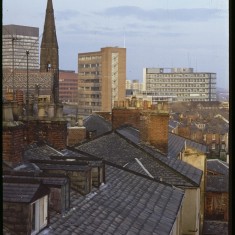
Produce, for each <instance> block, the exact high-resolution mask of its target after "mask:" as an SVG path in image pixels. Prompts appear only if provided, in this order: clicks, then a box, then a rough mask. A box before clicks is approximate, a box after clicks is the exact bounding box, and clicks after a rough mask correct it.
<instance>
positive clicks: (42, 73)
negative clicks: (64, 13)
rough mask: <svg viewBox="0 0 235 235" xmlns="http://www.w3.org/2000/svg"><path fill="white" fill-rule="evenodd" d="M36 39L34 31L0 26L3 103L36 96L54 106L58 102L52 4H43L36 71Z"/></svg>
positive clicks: (17, 26) (57, 68)
mask: <svg viewBox="0 0 235 235" xmlns="http://www.w3.org/2000/svg"><path fill="white" fill-rule="evenodd" d="M38 35H39V28H36V27H28V26H21V25H5V26H3V36H2V37H3V56H2V59H3V63H2V64H3V76H2V82H3V86H2V91H3V96H4V98H5V99H7V100H15V99H16V93H20V94H23V97H24V98H23V100H24V102H26V103H27V101H26V100H30V99H31V98H30V97H34V100H37V99H38V97H39V95H47V96H49V97H50V101H52V102H54V103H58V101H59V73H58V71H59V52H58V43H57V36H56V27H55V19H54V10H53V4H52V0H48V1H47V9H46V15H45V22H44V31H43V37H42V42H41V47H40V68H39V36H38ZM6 97H7V98H6ZM21 100H22V98H21Z"/></svg>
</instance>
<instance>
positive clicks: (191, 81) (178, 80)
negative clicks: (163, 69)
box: [146, 78, 209, 83]
mask: <svg viewBox="0 0 235 235" xmlns="http://www.w3.org/2000/svg"><path fill="white" fill-rule="evenodd" d="M146 80H147V82H167V83H169V82H170V83H171V82H172V83H185V82H187V83H195V82H198V83H201V82H207V83H209V79H204V78H202V79H189V78H174V79H167V80H166V79H161V78H159V79H153V78H147V79H146Z"/></svg>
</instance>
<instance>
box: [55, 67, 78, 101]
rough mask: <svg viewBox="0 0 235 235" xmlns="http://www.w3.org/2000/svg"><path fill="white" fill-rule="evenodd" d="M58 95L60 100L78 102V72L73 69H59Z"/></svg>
mask: <svg viewBox="0 0 235 235" xmlns="http://www.w3.org/2000/svg"><path fill="white" fill-rule="evenodd" d="M59 97H60V101H61V102H66V103H76V104H77V102H78V74H77V73H75V71H70V70H60V72H59Z"/></svg>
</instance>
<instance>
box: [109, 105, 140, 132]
mask: <svg viewBox="0 0 235 235" xmlns="http://www.w3.org/2000/svg"><path fill="white" fill-rule="evenodd" d="M140 123H141V121H140V110H139V109H113V110H112V125H113V129H116V128H118V127H120V126H122V125H125V124H128V125H131V126H133V127H135V128H137V129H140Z"/></svg>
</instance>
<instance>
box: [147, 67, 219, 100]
mask: <svg viewBox="0 0 235 235" xmlns="http://www.w3.org/2000/svg"><path fill="white" fill-rule="evenodd" d="M143 90H144V91H143V95H147V96H152V99H153V103H154V102H157V101H215V100H216V73H209V72H194V71H193V68H144V70H143Z"/></svg>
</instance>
